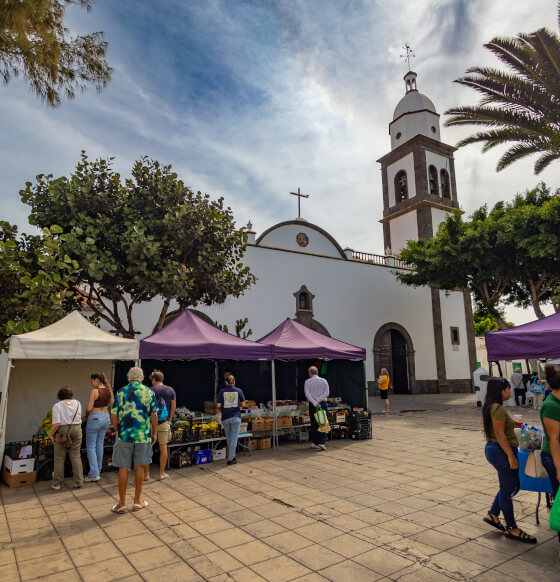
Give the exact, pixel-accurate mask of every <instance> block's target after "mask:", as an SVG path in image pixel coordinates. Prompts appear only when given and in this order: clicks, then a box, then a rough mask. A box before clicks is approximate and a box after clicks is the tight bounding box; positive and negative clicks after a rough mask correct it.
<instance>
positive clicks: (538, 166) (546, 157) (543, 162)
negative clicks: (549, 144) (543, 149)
mask: <svg viewBox="0 0 560 582" xmlns="http://www.w3.org/2000/svg"><path fill="white" fill-rule="evenodd" d="M559 159H560V152H548V153H546V154H543V155H542V156H541V157H540V158H539V159H538V160H537V161H536V162H535V174H540V173H541V172H542V171H543V170H544V169H545V168H546V167H547V166H548V165H549V164H551V163H552V162H553V161H554V160H559Z"/></svg>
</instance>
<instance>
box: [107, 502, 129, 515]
mask: <svg viewBox="0 0 560 582" xmlns="http://www.w3.org/2000/svg"><path fill="white" fill-rule="evenodd" d="M117 507H119V504H118V503H115V505H113V507H111V511H112V512H113V513H120V514H123V513H126V512H127V511H128V509H127V508H126V507H125V506H124V505H123V506H122V507H119V509H117Z"/></svg>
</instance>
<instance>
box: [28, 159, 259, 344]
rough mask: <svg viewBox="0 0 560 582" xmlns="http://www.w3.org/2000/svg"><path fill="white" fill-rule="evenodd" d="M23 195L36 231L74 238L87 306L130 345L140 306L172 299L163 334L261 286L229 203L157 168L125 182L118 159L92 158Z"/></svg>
mask: <svg viewBox="0 0 560 582" xmlns="http://www.w3.org/2000/svg"><path fill="white" fill-rule="evenodd" d="M21 197H22V200H23V201H24V202H26V203H27V204H29V205H30V206H31V216H30V222H31V223H32V224H35V225H38V226H41V227H44V226H46V225H50V224H52V223H53V222H55V221H56V223H57V224H59V225H61V226H62V227H63V228H64V231H65V232H66V233H68V238H67V239H66V240H65V241H64V244H63V247H64V249H65V251H66V252H67V253H68V254H69V255H71V256H73V257H75V258H76V260H77V261H78V262H79V263H80V265H81V269H80V272H79V280H80V283H81V284H82V285H83V286H84V287H85V291H83V292H82V293H83V299H84V301H85V302H86V303H87V305H88V306H89V307H90V309H91V310H93V312H94V313H95V314H96V315H97V316H98V317H99V318H100V319H102V320H104V321H105V322H107V323H109V324H110V325H111V327H112V328H113V329H114V331H115V332H116V333H117V334H119V335H122V336H124V337H134V336H135V334H136V333H137V331H136V329H135V326H134V320H133V309H134V307H135V306H136V305H138V304H139V303H142V302H146V301H150V300H152V299H154V298H155V297H160V298H162V299H163V307H162V309H161V312H160V314H159V317H158V318H157V321H156V322H154V328H155V329H156V330H158V329H161V328H162V327H163V325H164V323H165V321H166V319H167V318H169V317H171V316H172V315H173V314H174V313H177V311H183V310H184V309H186V308H188V307H193V306H195V305H197V304H199V303H202V304H204V305H211V304H213V303H223V302H224V301H225V300H226V299H227V298H228V297H229V296H235V297H237V296H239V295H241V294H242V293H243V292H244V291H245V290H246V289H247V288H248V287H249V286H250V285H252V284H253V283H254V281H255V280H256V279H255V277H254V276H253V275H252V274H251V272H250V270H249V268H248V267H246V266H244V265H243V264H242V263H241V258H242V256H243V254H244V252H245V249H246V243H245V241H246V235H245V233H244V232H243V231H241V230H239V229H237V228H236V227H235V222H234V218H233V215H232V212H231V209H230V208H224V205H223V198H219V199H218V200H211V199H210V196H209V195H208V194H201V193H200V192H196V193H195V192H193V191H192V190H190V189H189V188H188V187H187V186H185V185H184V184H183V182H182V181H181V180H179V179H178V177H177V175H176V174H175V173H174V172H172V170H171V166H162V165H161V164H160V163H159V162H157V161H154V160H150V159H148V158H142V159H141V160H138V161H137V162H136V163H135V164H134V167H133V168H132V177H131V178H129V179H127V180H125V181H121V178H120V175H119V174H117V173H115V172H114V171H113V170H112V168H111V160H104V159H99V160H96V161H95V162H90V161H89V160H88V158H87V156H86V155H85V153H82V159H81V162H80V163H79V164H78V165H77V167H76V170H75V172H74V173H73V174H72V175H71V176H70V177H62V178H58V179H53V177H52V176H44V175H40V176H37V181H36V184H34V185H33V184H31V183H28V184H27V186H26V189H25V190H22V191H21ZM172 304H174V305H176V307H177V309H176V310H175V311H170V308H171V307H172Z"/></svg>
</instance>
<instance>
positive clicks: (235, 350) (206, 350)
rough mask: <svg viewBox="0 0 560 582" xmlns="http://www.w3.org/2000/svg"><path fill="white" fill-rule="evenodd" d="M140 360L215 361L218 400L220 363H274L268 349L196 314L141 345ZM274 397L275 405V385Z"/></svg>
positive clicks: (179, 319) (185, 313)
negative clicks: (226, 330) (240, 361)
mask: <svg viewBox="0 0 560 582" xmlns="http://www.w3.org/2000/svg"><path fill="white" fill-rule="evenodd" d="M140 359H153V360H215V361H216V362H215V373H214V376H215V378H214V398H215V397H216V392H217V388H218V362H217V360H251V361H255V360H271V359H272V350H271V348H270V347H269V346H266V345H262V344H258V343H256V342H252V341H249V340H246V339H242V338H239V337H236V336H233V335H231V334H229V333H227V332H225V331H222V330H221V329H219V328H217V327H214V326H213V325H212V324H210V323H207V322H206V321H204V320H203V319H201V318H200V317H198V316H197V315H195V314H194V313H192V312H190V311H183V313H181V314H180V315H178V316H177V317H176V318H175V319H174V320H173V321H172V322H171V323H170V324H169V325H167V326H166V327H164V328H163V329H161V330H160V331H157V332H156V333H154V334H152V335H151V336H149V337H147V338H145V339H143V340H141V341H140ZM273 374H274V369H273ZM272 397H273V400H274V401H275V399H276V393H275V386H274V382H273V386H272Z"/></svg>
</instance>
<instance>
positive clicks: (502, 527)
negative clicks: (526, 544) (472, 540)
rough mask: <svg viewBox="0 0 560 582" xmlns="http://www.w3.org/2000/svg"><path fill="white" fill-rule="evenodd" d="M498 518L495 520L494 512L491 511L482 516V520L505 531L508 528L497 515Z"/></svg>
mask: <svg viewBox="0 0 560 582" xmlns="http://www.w3.org/2000/svg"><path fill="white" fill-rule="evenodd" d="M496 519H497V520H498V521H495V520H494V519H492V514H491V513H490V512H488V515H487V516H486V517H484V518H482V521H483V522H484V523H487V524H488V525H491V526H492V527H495V528H496V529H499V530H500V531H503V532H505V531H506V528H505V527H504V524H503V523H502V522H501V521H500V518H499V517H497V516H496Z"/></svg>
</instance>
